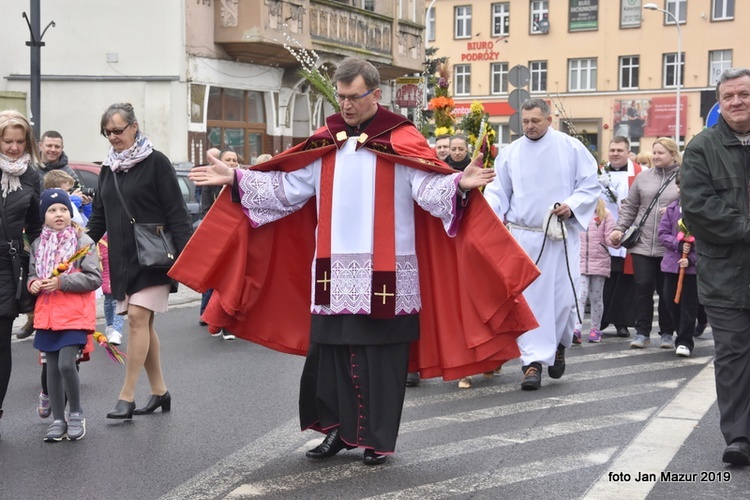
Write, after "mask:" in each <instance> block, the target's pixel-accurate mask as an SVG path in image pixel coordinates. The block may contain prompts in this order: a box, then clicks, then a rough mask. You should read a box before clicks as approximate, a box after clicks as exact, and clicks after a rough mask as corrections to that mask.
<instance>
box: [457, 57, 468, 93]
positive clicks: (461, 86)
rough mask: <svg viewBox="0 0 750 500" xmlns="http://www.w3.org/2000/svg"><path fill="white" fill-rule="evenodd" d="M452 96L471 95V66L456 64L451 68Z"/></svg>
mask: <svg viewBox="0 0 750 500" xmlns="http://www.w3.org/2000/svg"><path fill="white" fill-rule="evenodd" d="M453 81H454V82H455V84H454V89H453V95H469V94H471V65H470V64H456V65H455V66H453Z"/></svg>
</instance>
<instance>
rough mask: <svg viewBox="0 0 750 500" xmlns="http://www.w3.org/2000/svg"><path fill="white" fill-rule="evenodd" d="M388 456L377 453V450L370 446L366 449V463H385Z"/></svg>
mask: <svg viewBox="0 0 750 500" xmlns="http://www.w3.org/2000/svg"><path fill="white" fill-rule="evenodd" d="M386 458H388V455H381V454H380V453H375V450H370V449H369V448H368V449H366V450H365V460H364V463H365V465H383V464H384V463H385V459H386Z"/></svg>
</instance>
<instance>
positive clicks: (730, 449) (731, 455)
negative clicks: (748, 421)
mask: <svg viewBox="0 0 750 500" xmlns="http://www.w3.org/2000/svg"><path fill="white" fill-rule="evenodd" d="M722 460H723V461H724V462H725V463H728V464H733V465H750V441H748V440H747V439H746V438H739V439H735V440H734V441H732V442H731V443H730V444H729V446H727V447H726V449H725V450H724V456H723V457H722Z"/></svg>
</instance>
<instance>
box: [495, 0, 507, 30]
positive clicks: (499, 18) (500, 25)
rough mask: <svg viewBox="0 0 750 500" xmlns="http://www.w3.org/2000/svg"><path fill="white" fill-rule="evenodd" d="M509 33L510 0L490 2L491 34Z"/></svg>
mask: <svg viewBox="0 0 750 500" xmlns="http://www.w3.org/2000/svg"><path fill="white" fill-rule="evenodd" d="M508 34H510V2H503V3H493V4H492V36H508Z"/></svg>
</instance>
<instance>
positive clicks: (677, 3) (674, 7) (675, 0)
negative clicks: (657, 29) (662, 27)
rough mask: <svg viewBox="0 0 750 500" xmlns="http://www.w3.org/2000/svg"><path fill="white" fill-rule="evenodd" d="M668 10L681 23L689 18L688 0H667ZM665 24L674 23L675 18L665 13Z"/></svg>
mask: <svg viewBox="0 0 750 500" xmlns="http://www.w3.org/2000/svg"><path fill="white" fill-rule="evenodd" d="M666 7H667V9H666V10H667V12H669V13H670V14H672V15H673V16H674V17H675V19H677V20H679V21H680V24H685V21H686V20H687V0H667V5H666ZM664 24H674V19H672V18H671V17H670V16H668V15H666V14H664Z"/></svg>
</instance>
